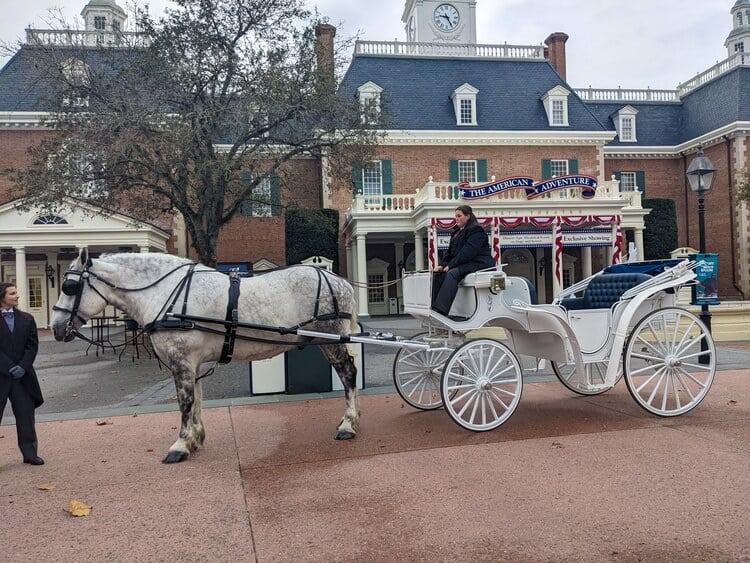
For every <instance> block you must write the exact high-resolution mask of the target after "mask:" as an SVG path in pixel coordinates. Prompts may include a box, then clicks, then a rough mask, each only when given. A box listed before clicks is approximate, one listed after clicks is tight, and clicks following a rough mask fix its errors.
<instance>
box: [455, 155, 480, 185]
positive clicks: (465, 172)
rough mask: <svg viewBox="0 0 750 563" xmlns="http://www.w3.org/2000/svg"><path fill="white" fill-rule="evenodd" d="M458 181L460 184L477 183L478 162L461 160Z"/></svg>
mask: <svg viewBox="0 0 750 563" xmlns="http://www.w3.org/2000/svg"><path fill="white" fill-rule="evenodd" d="M458 181H459V182H476V181H477V161H476V160H459V161H458Z"/></svg>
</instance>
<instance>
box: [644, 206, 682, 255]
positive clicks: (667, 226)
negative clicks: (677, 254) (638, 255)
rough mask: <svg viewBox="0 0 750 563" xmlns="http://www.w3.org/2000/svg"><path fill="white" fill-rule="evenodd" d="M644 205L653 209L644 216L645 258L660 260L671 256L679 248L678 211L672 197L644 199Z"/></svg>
mask: <svg viewBox="0 0 750 563" xmlns="http://www.w3.org/2000/svg"><path fill="white" fill-rule="evenodd" d="M643 207H644V208H645V209H651V213H649V214H648V215H646V217H645V218H644V223H645V227H646V228H645V230H644V231H643V246H644V254H645V256H644V258H645V259H646V260H658V259H661V258H669V253H670V252H671V251H673V250H674V249H675V248H677V244H678V243H677V212H676V210H675V205H674V201H672V200H671V199H644V200H643Z"/></svg>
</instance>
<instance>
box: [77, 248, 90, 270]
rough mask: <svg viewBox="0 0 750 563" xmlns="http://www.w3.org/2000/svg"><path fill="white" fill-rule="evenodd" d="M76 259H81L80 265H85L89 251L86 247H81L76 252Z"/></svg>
mask: <svg viewBox="0 0 750 563" xmlns="http://www.w3.org/2000/svg"><path fill="white" fill-rule="evenodd" d="M78 259H79V260H80V261H81V266H85V265H86V264H87V263H88V261H89V251H88V249H87V248H82V249H81V251H80V252H79V253H78Z"/></svg>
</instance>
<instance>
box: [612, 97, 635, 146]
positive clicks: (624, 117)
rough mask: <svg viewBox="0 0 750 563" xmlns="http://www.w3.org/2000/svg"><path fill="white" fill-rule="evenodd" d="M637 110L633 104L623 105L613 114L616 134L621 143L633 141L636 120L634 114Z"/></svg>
mask: <svg viewBox="0 0 750 563" xmlns="http://www.w3.org/2000/svg"><path fill="white" fill-rule="evenodd" d="M637 114H638V110H637V109H635V108H634V107H633V106H625V107H624V108H621V109H620V110H619V111H618V112H617V113H615V114H614V115H613V120H614V122H615V129H616V130H617V136H618V138H619V139H620V142H622V143H635V142H636V141H637V138H636V121H635V119H636V118H635V116H636V115H637Z"/></svg>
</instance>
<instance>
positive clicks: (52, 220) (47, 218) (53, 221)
mask: <svg viewBox="0 0 750 563" xmlns="http://www.w3.org/2000/svg"><path fill="white" fill-rule="evenodd" d="M33 224H34V225H67V224H68V220H67V219H65V218H64V217H60V216H59V215H40V216H39V217H37V218H36V219H34V223H33Z"/></svg>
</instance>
